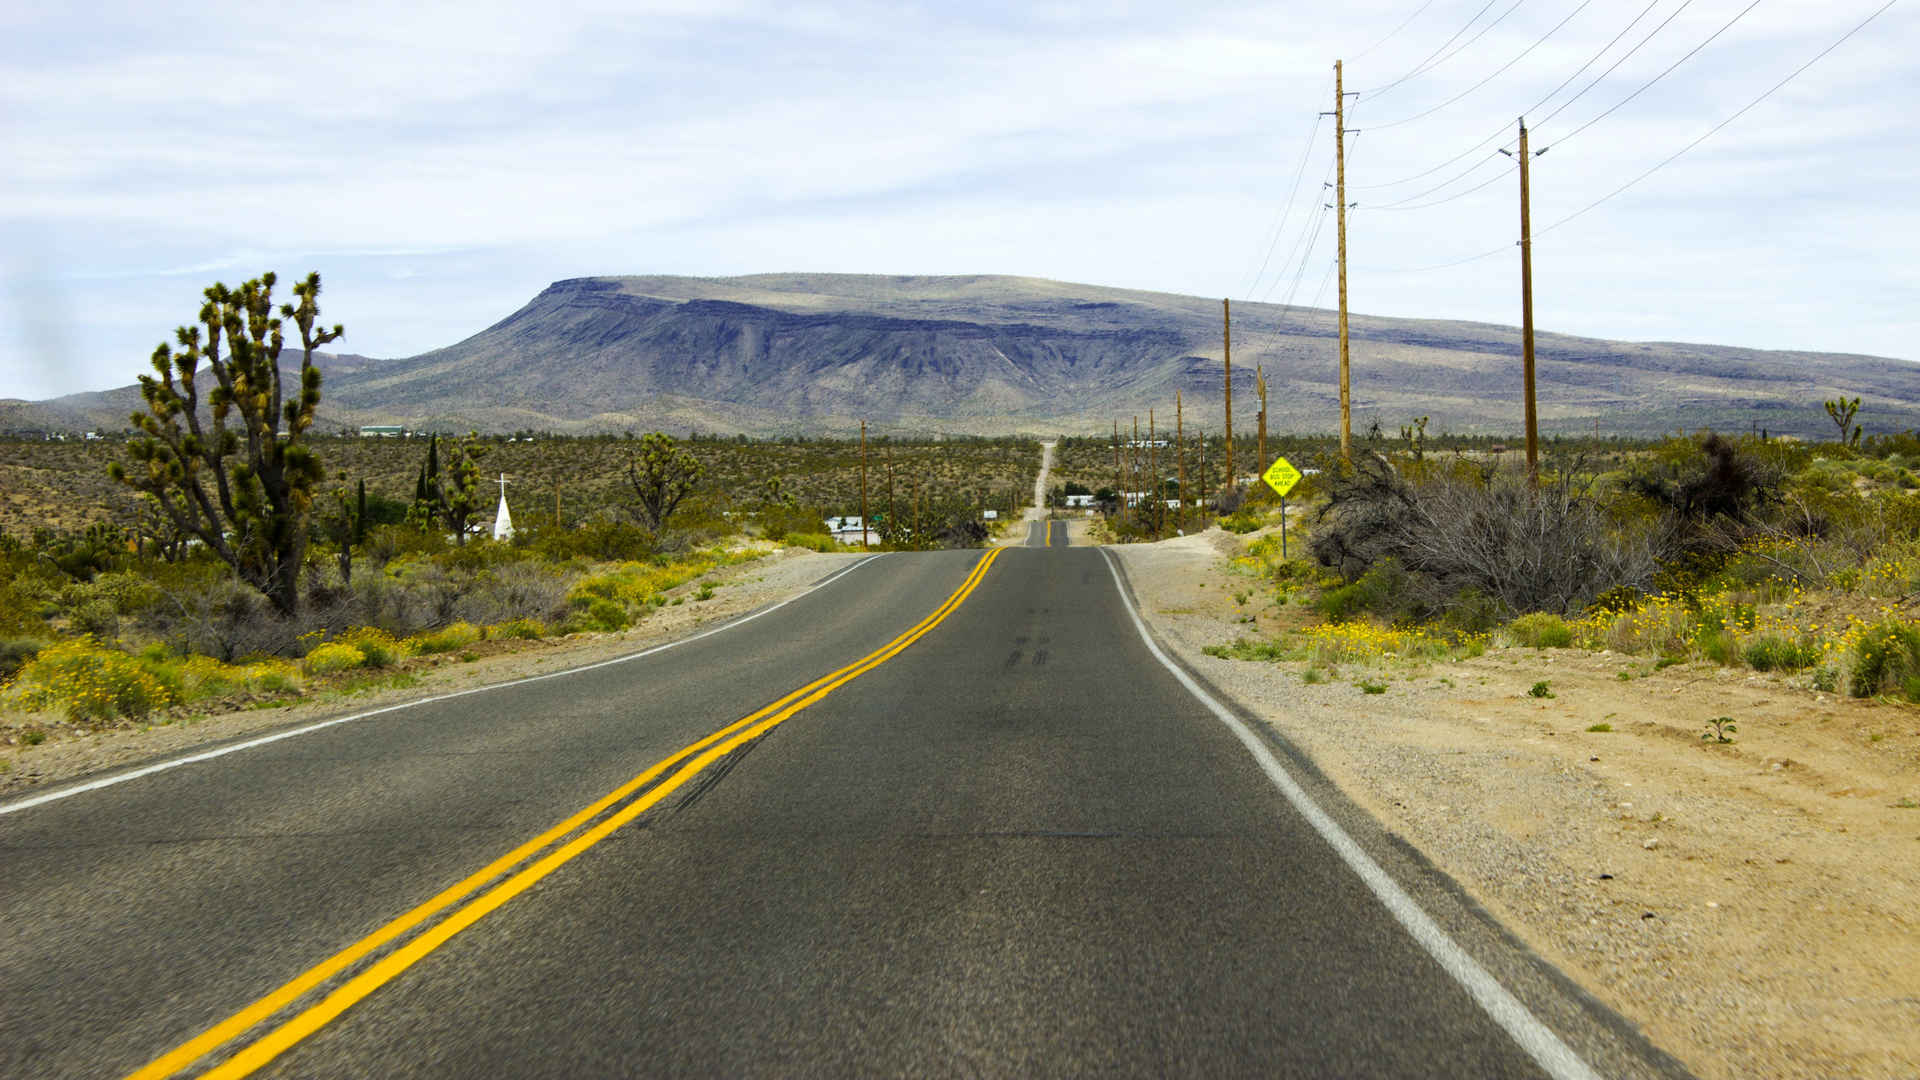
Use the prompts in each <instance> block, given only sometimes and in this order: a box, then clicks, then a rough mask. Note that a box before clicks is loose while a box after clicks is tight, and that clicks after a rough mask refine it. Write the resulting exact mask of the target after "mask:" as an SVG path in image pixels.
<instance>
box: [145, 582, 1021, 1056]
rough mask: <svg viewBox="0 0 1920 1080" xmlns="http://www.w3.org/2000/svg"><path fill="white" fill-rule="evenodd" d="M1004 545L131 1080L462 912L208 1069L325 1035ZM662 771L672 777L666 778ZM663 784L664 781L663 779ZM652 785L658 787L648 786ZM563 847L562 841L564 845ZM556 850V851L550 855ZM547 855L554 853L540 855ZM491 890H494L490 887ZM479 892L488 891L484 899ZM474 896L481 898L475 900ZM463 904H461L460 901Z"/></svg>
mask: <svg viewBox="0 0 1920 1080" xmlns="http://www.w3.org/2000/svg"><path fill="white" fill-rule="evenodd" d="M1003 550H1005V549H1003V548H995V549H994V550H992V551H989V552H987V553H986V554H985V555H984V556H983V557H982V558H981V559H980V561H979V562H977V563H975V564H974V567H973V570H972V572H971V573H969V574H968V575H967V578H966V580H965V581H963V582H961V583H960V587H959V588H957V589H955V590H954V591H953V594H952V595H951V596H948V597H947V599H946V602H945V603H943V604H941V605H940V606H939V607H938V608H935V609H934V611H933V613H932V614H931V615H928V616H927V617H926V618H924V619H922V620H920V622H919V623H917V624H915V625H914V626H913V628H911V629H909V630H907V631H906V632H905V633H903V634H901V635H900V636H899V637H896V638H894V639H893V640H892V641H889V642H888V643H887V644H885V645H883V646H881V647H880V648H878V649H876V650H874V651H873V652H871V653H869V654H867V655H866V656H864V657H862V658H860V659H859V660H856V661H854V662H853V663H851V664H848V665H847V666H846V667H843V668H841V669H839V670H838V671H834V672H831V673H829V674H826V675H823V676H821V677H820V678H818V679H815V680H814V681H812V682H810V683H808V684H807V685H805V686H802V687H801V688H799V689H798V690H795V691H793V692H792V693H790V694H788V695H786V696H785V697H783V698H781V699H780V700H778V701H776V702H774V703H773V704H771V705H768V706H767V707H765V708H763V709H760V710H758V711H757V712H754V713H752V714H750V715H748V716H745V717H742V718H741V719H739V720H736V721H734V722H733V723H731V724H728V725H727V726H726V727H724V728H721V729H720V730H719V731H716V732H714V733H713V734H711V735H708V736H707V737H706V738H703V739H701V740H700V741H698V742H695V743H692V744H690V745H688V746H686V747H684V748H682V749H681V750H679V751H677V752H675V753H674V754H672V755H671V756H669V757H667V758H664V759H662V760H661V761H659V762H658V763H656V764H654V765H653V766H651V767H649V768H648V769H647V770H646V771H645V772H643V773H641V774H640V775H638V776H635V777H634V778H633V779H631V780H629V781H627V782H626V783H624V784H622V785H620V786H619V787H618V788H615V789H614V790H613V791H611V792H608V793H607V794H606V795H605V796H603V797H601V798H600V799H597V800H595V801H594V802H593V803H592V804H591V805H589V806H587V807H585V808H584V809H582V810H580V811H579V812H578V813H576V814H574V815H573V816H571V817H569V818H567V819H566V820H565V821H562V822H561V823H560V824H558V825H555V826H554V827H553V828H551V829H548V830H547V831H546V832H544V833H541V834H540V835H539V836H536V837H534V838H533V839H532V840H529V841H527V842H526V843H524V844H522V845H520V846H519V847H517V848H515V849H513V850H512V851H510V852H508V853H507V854H505V855H502V856H501V857H500V858H498V859H495V860H494V861H493V862H491V863H489V864H487V866H486V867H485V868H483V869H481V870H479V871H478V872H476V873H474V874H473V875H471V876H469V877H468V878H466V879H465V880H463V881H461V882H460V883H459V884H457V885H454V886H453V887H452V888H449V889H447V890H446V891H444V892H442V893H440V894H439V895H438V896H435V897H434V898H433V899H431V900H428V901H427V902H426V903H424V904H421V905H420V906H419V907H416V908H414V909H413V910H412V911H409V912H407V913H406V914H405V915H402V916H400V917H399V918H397V919H395V920H393V921H392V922H390V923H388V924H387V925H385V926H383V927H381V928H380V929H379V930H377V931H375V932H374V933H372V934H370V935H368V936H367V937H365V938H363V939H361V940H360V941H358V942H355V943H354V944H353V945H350V946H348V947H347V948H346V949H343V950H341V951H340V952H339V953H336V954H335V955H334V956H332V957H331V958H329V959H327V960H325V961H323V962H321V963H320V964H318V965H315V966H314V967H312V968H310V969H308V970H307V971H305V972H303V973H301V974H300V975H298V976H297V977H295V978H294V979H292V980H291V981H289V982H287V983H286V984H285V985H283V986H281V987H280V988H279V989H277V990H274V991H273V992H272V993H270V994H267V995H266V996H265V997H263V998H261V999H259V1000H258V1001H255V1002H254V1003H253V1004H251V1005H248V1006H247V1007H246V1008H244V1009H241V1010H240V1011H239V1012H237V1013H234V1014H233V1015H232V1016H229V1017H228V1018H226V1019H225V1020H222V1021H221V1022H220V1023H218V1024H216V1025H214V1026H213V1027H212V1028H209V1029H208V1030H207V1031H206V1032H204V1033H202V1034H201V1035H199V1036H197V1037H195V1038H193V1039H191V1040H189V1041H187V1042H185V1043H182V1044H181V1045H180V1046H178V1047H175V1048H174V1049H172V1050H170V1051H168V1052H167V1053H165V1054H163V1055H161V1056H160V1057H158V1058H156V1059H154V1060H153V1061H152V1062H151V1063H149V1064H148V1065H146V1066H145V1067H144V1068H141V1069H140V1070H138V1071H136V1072H134V1073H132V1074H131V1075H130V1076H129V1078H128V1080H159V1078H161V1077H167V1076H172V1075H173V1074H174V1073H176V1072H179V1071H180V1070H182V1069H185V1068H186V1067H188V1066H189V1065H192V1064H193V1063H195V1062H197V1061H199V1060H200V1059H201V1058H202V1057H205V1056H206V1055H208V1054H210V1053H212V1052H214V1051H215V1050H218V1049H219V1048H221V1047H223V1046H225V1045H227V1044H228V1043H229V1042H232V1041H233V1040H234V1039H236V1038H238V1037H240V1036H241V1035H244V1034H246V1033H247V1032H248V1031H250V1030H252V1029H253V1028H254V1027H255V1026H257V1025H259V1024H260V1023H261V1022H263V1021H265V1020H268V1019H270V1018H271V1017H273V1016H275V1015H276V1014H278V1013H280V1012H281V1011H283V1010H285V1009H286V1008H287V1007H288V1006H291V1005H293V1004H294V1003H295V1002H297V1001H298V1000H299V999H301V998H302V997H305V996H306V995H307V994H308V993H310V992H311V991H313V990H315V989H316V988H318V987H320V986H321V985H323V984H325V983H327V982H328V981H330V980H332V979H333V978H334V977H336V976H338V975H340V974H341V973H342V972H344V971H346V970H347V969H349V968H351V967H353V966H355V965H356V964H359V963H360V962H361V961H363V960H366V959H368V958H369V957H372V956H374V955H375V954H377V953H379V952H380V951H381V950H382V949H383V948H385V947H386V946H387V945H389V944H391V943H393V942H394V941H396V940H398V939H400V938H402V937H405V936H406V935H407V934H408V933H410V932H411V931H413V930H414V929H416V928H418V927H420V926H422V925H424V924H426V923H428V922H430V921H432V920H433V919H434V917H435V916H438V915H440V914H441V913H442V912H444V911H446V910H447V909H449V908H453V909H454V910H453V911H452V912H451V913H450V914H447V915H446V916H445V917H444V918H441V919H439V921H437V922H433V925H431V926H430V927H428V928H427V929H426V930H425V931H424V932H422V933H420V934H418V935H416V936H415V937H413V938H412V939H411V940H409V941H407V942H406V943H405V944H403V945H401V946H400V947H398V948H396V949H393V950H391V951H389V952H387V953H386V954H385V955H383V956H380V957H379V959H377V960H375V961H374V962H373V963H372V964H371V965H370V966H368V967H367V968H366V969H365V970H363V971H361V972H360V973H359V974H357V975H354V976H353V977H352V978H351V979H348V980H347V981H346V982H344V983H342V984H341V985H340V986H339V987H337V988H336V989H334V990H333V991H332V992H330V993H328V994H327V995H326V996H325V997H323V998H321V999H320V1000H319V1001H318V1002H316V1003H314V1004H313V1005H310V1006H308V1007H307V1008H306V1009H304V1010H302V1011H300V1012H298V1013H296V1014H294V1015H293V1016H292V1017H290V1018H288V1019H287V1020H285V1021H283V1022H282V1023H280V1024H279V1025H278V1026H277V1027H274V1028H273V1029H272V1030H270V1031H268V1032H267V1033H266V1034H265V1035H262V1036H261V1037H260V1038H258V1039H256V1040H254V1041H253V1042H251V1043H249V1044H248V1045H246V1046H245V1047H243V1048H242V1049H241V1050H240V1051H239V1052H237V1053H235V1054H234V1055H233V1056H231V1057H229V1058H227V1059H226V1060H225V1061H222V1062H220V1063H219V1064H217V1065H215V1066H214V1067H213V1068H211V1069H209V1070H207V1071H206V1072H205V1073H203V1074H201V1075H203V1076H205V1077H209V1078H214V1077H241V1076H247V1075H249V1074H251V1073H252V1072H253V1071H254V1070H256V1069H258V1068H260V1067H261V1066H262V1065H265V1064H266V1063H268V1062H269V1061H272V1060H273V1059H274V1058H275V1057H277V1056H279V1055H280V1054H282V1053H284V1052H286V1051H287V1050H288V1049H289V1048H291V1047H292V1046H293V1045H295V1044H296V1043H298V1042H299V1041H300V1040H301V1039H304V1038H306V1037H307V1036H308V1035H311V1034H313V1033H314V1032H315V1031H318V1030H319V1029H320V1028H321V1027H323V1026H325V1025H326V1024H327V1023H328V1022H330V1021H331V1020H333V1019H334V1018H335V1017H337V1016H339V1015H340V1014H341V1013H343V1012H345V1011H346V1010H347V1009H349V1008H351V1007H353V1005H354V1004H356V1003H357V1002H359V1001H360V1000H361V999H363V998H365V997H366V996H367V995H368V994H371V993H373V992H374V991H375V990H377V989H379V988H380V987H381V986H384V985H385V984H386V983H388V982H389V981H391V980H392V979H394V978H395V977H397V976H398V975H399V974H400V973H401V972H403V971H405V970H407V969H408V968H410V967H412V966H413V965H414V964H416V963H418V962H419V961H420V960H421V959H423V958H424V957H426V956H427V955H428V954H429V953H431V952H433V951H434V950H435V949H437V948H439V947H440V946H441V945H443V944H445V943H446V942H447V941H448V940H449V939H451V938H452V937H453V936H454V935H455V934H458V933H459V932H460V931H462V930H465V929H466V928H467V927H469V926H472V925H473V924H474V923H476V922H478V921H480V920H481V919H482V918H484V917H485V916H486V915H487V914H488V913H489V912H491V911H494V910H495V909H497V908H499V907H500V906H501V905H503V904H505V903H506V902H507V901H509V900H511V899H513V898H514V897H516V896H518V895H520V894H521V893H523V892H525V891H526V890H527V889H528V888H529V887H530V886H532V885H533V884H534V883H535V882H537V881H539V880H540V879H541V878H544V877H546V876H547V875H548V874H551V873H553V872H554V871H555V870H557V869H559V868H560V867H561V866H563V865H565V864H566V863H567V862H568V861H569V860H571V859H573V858H574V857H575V856H576V855H579V854H580V853H581V852H584V851H586V850H587V849H588V848H590V847H592V846H593V845H595V844H597V843H599V842H600V841H602V840H604V839H606V838H607V837H608V836H611V835H612V834H613V833H614V832H616V831H617V830H619V829H620V828H621V827H622V826H624V825H626V824H628V823H630V822H632V821H633V819H635V818H637V817H639V816H640V815H641V814H644V813H646V812H647V810H649V809H650V808H652V807H653V806H654V805H655V804H657V803H659V802H660V800H662V799H664V798H666V797H667V796H668V795H671V794H672V793H673V792H674V791H675V790H676V789H678V788H679V787H681V786H682V785H684V784H685V783H686V782H687V781H689V780H691V779H693V778H694V777H695V776H698V775H699V774H700V773H701V772H702V771H704V770H705V769H706V768H707V767H708V766H710V765H712V764H713V763H714V762H716V761H719V760H720V759H721V758H724V757H726V756H727V755H728V754H730V753H732V752H733V751H735V750H737V749H739V748H740V747H742V746H744V745H746V744H747V743H750V742H752V741H753V740H755V739H758V738H760V737H761V736H762V735H765V734H766V733H767V732H769V731H772V730H773V729H774V728H776V727H778V726H780V725H781V724H783V723H785V722H786V721H787V720H789V719H791V718H792V717H793V716H794V715H795V714H796V713H798V712H800V711H801V710H802V709H805V708H807V707H808V706H809V705H813V704H815V703H817V702H819V701H820V700H821V699H822V698H825V697H826V696H827V695H828V694H831V693H832V692H833V691H834V690H836V689H838V688H840V687H841V686H844V685H846V684H847V683H849V682H851V681H853V680H854V679H856V678H859V677H860V676H861V675H863V674H865V673H866V672H868V671H871V670H873V669H874V668H876V667H878V666H880V665H881V664H883V663H885V662H886V661H888V660H890V659H892V658H893V657H894V656H896V655H898V654H899V653H900V652H901V651H902V650H904V649H906V648H907V647H908V646H909V645H912V644H913V643H914V642H916V641H918V640H920V639H921V638H922V637H925V636H926V635H927V634H928V633H929V632H930V631H932V630H933V628H934V627H936V626H938V625H940V623H941V622H942V621H943V620H944V619H946V617H947V616H948V615H951V614H953V611H954V609H955V608H958V607H959V606H960V604H961V602H962V601H964V600H966V598H967V597H968V596H969V595H971V594H972V592H973V590H974V589H975V588H976V587H977V586H978V585H979V584H980V581H981V579H982V578H984V577H985V576H986V573H987V570H988V568H989V567H991V566H992V565H993V563H994V560H995V559H997V558H999V556H1000V553H1001V552H1002V551H1003ZM662 776H665V777H666V778H665V779H664V780H662V779H660V778H661V777H662ZM656 780H658V781H659V782H658V783H655V781H656ZM649 784H652V785H653V786H652V787H651V788H649V787H648V785H649ZM642 791H644V793H643V794H641V795H640V797H639V798H636V799H633V801H631V802H628V803H627V805H625V806H623V807H621V808H620V810H619V811H618V812H616V813H614V814H612V815H611V816H609V817H608V818H607V819H606V820H604V821H602V822H600V823H599V824H597V825H595V826H593V827H592V828H590V829H588V830H587V831H585V832H582V833H580V834H579V835H578V836H575V837H573V839H571V840H567V841H566V842H565V843H559V842H560V841H561V840H563V839H564V838H565V837H567V836H569V835H570V834H572V833H573V832H574V831H575V830H576V829H579V828H580V827H581V826H582V825H585V824H586V823H588V822H589V821H592V820H593V819H594V818H596V817H598V816H599V815H601V814H602V813H604V812H605V811H607V810H608V809H609V808H611V807H613V806H615V805H617V804H619V803H620V802H621V801H623V800H625V799H627V798H629V797H630V796H632V795H633V794H634V793H635V792H642ZM555 844H559V846H557V847H555V846H554V845H555ZM549 848H552V850H550V851H549V850H548V849H549ZM543 851H544V852H546V854H544V855H541V852H543ZM536 855H538V856H540V857H539V858H538V859H537V860H536V861H534V862H533V863H531V864H530V865H527V866H525V867H523V868H522V869H520V870H518V871H517V872H514V873H513V874H512V876H510V877H508V878H506V880H504V881H500V882H498V884H493V885H492V887H491V888H487V886H488V885H489V884H490V883H493V882H494V881H495V879H497V878H499V877H500V876H501V875H502V874H506V873H508V872H509V871H512V870H513V869H514V868H515V867H517V866H520V865H521V864H522V863H524V862H526V860H528V859H531V858H534V856H536ZM483 889H484V890H485V891H482V890H483ZM475 893H478V894H479V895H477V896H475V895H474V894H475ZM469 897H472V899H468V898H469ZM456 905H459V906H457V907H456Z"/></svg>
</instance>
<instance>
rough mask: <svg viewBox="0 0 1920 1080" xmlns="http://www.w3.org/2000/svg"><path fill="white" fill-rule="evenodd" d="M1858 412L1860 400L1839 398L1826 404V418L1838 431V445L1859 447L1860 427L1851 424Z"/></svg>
mask: <svg viewBox="0 0 1920 1080" xmlns="http://www.w3.org/2000/svg"><path fill="white" fill-rule="evenodd" d="M1859 411H1860V399H1859V398H1857V397H1855V398H1841V399H1839V400H1838V401H1829V402H1827V418H1828V419H1830V420H1832V421H1833V423H1834V426H1835V427H1837V428H1839V429H1840V445H1842V446H1858V445H1860V425H1858V424H1856V423H1854V422H1853V417H1854V414H1855V413H1858V412H1859Z"/></svg>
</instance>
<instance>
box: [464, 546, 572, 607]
mask: <svg viewBox="0 0 1920 1080" xmlns="http://www.w3.org/2000/svg"><path fill="white" fill-rule="evenodd" d="M493 546H496V547H497V546H499V545H493ZM567 591H568V586H567V575H566V574H565V573H564V572H561V571H558V570H556V569H555V568H554V567H552V566H549V565H546V564H543V563H540V562H521V563H515V564H512V565H509V566H501V567H499V568H497V569H493V570H485V571H481V572H480V573H478V574H476V575H474V576H473V577H472V578H471V579H470V580H469V582H468V584H467V586H466V588H465V589H464V590H462V594H461V598H460V601H459V602H458V603H457V604H456V605H455V607H454V614H455V615H456V616H457V617H458V618H461V619H464V620H466V621H467V622H472V623H478V624H480V625H482V626H486V625H491V624H493V623H499V622H507V621H510V620H513V619H521V618H528V619H535V620H540V621H547V620H552V619H556V618H558V617H559V616H560V615H561V614H562V613H563V612H565V611H566V605H567Z"/></svg>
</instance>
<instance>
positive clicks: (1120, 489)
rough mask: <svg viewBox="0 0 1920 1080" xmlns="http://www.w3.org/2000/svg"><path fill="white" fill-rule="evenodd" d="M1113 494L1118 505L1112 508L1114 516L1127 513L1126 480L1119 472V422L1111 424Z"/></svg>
mask: <svg viewBox="0 0 1920 1080" xmlns="http://www.w3.org/2000/svg"><path fill="white" fill-rule="evenodd" d="M1113 492H1114V495H1115V497H1116V498H1118V499H1119V504H1118V505H1117V506H1115V507H1114V508H1113V512H1114V514H1115V515H1116V516H1119V515H1124V514H1125V513H1126V512H1127V480H1126V476H1125V474H1124V473H1122V472H1121V471H1120V421H1118V420H1115V421H1114V422H1113Z"/></svg>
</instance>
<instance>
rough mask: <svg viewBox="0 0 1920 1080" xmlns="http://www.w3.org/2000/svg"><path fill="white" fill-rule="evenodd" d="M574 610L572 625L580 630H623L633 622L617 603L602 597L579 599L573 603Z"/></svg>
mask: <svg viewBox="0 0 1920 1080" xmlns="http://www.w3.org/2000/svg"><path fill="white" fill-rule="evenodd" d="M580 601H585V602H584V603H581V602H580ZM574 608H575V610H574V615H573V620H574V624H575V625H576V626H578V627H579V628H580V629H582V630H602V631H614V630H625V629H626V628H627V627H629V626H631V625H633V620H632V619H631V618H629V617H628V616H627V609H626V608H624V607H622V606H621V605H620V603H619V601H617V600H609V599H607V598H606V597H604V596H593V597H580V598H579V599H578V600H576V601H575V604H574Z"/></svg>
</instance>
